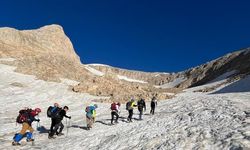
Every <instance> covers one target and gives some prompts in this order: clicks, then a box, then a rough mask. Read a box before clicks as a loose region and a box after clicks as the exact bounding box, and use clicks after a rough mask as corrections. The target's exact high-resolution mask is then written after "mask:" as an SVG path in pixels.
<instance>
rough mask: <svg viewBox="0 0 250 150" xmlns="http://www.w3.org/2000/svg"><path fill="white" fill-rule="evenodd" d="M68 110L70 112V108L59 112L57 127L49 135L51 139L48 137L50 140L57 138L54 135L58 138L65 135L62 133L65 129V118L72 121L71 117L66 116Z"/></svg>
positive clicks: (66, 107) (64, 108) (56, 119)
mask: <svg viewBox="0 0 250 150" xmlns="http://www.w3.org/2000/svg"><path fill="white" fill-rule="evenodd" d="M68 110H69V107H68V106H64V107H63V109H61V110H60V111H59V112H58V116H57V117H56V118H55V126H54V127H53V129H52V132H50V133H49V137H48V138H49V139H51V138H55V137H54V134H56V135H57V136H61V135H63V133H62V130H63V128H64V125H63V123H62V120H63V117H66V118H69V119H71V116H67V115H66V112H67V111H68ZM58 130H59V131H58Z"/></svg>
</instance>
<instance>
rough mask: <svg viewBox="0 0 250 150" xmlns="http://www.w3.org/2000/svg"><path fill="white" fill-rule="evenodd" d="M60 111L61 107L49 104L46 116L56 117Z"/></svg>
mask: <svg viewBox="0 0 250 150" xmlns="http://www.w3.org/2000/svg"><path fill="white" fill-rule="evenodd" d="M60 111H61V109H60V108H58V107H53V106H49V108H48V109H47V117H49V118H58V117H59V113H60Z"/></svg>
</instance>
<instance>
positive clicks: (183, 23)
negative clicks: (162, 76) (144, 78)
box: [0, 0, 250, 72]
mask: <svg viewBox="0 0 250 150" xmlns="http://www.w3.org/2000/svg"><path fill="white" fill-rule="evenodd" d="M249 6H250V1H247V0H246V1H243V0H238V1H235V0H219V1H218V0H217V1H215V0H209V1H206V0H204V1H200V0H199V1H198V0H185V1H184V0H183V1H182V0H175V1H173V0H141V1H139V0H113V1H111V0H99V1H97V0H86V1H85V0H70V1H69V0H68V1H66V0H65V1H63V0H53V1H52V0H41V1H36V0H22V1H20V0H16V1H14V0H3V1H1V6H0V8H1V9H0V14H1V15H0V26H1V27H6V26H8V27H14V28H17V29H35V28H39V27H41V26H44V25H48V24H59V25H61V26H63V28H64V30H65V33H66V34H67V35H68V36H69V38H70V39H71V41H72V43H73V45H74V48H75V50H76V52H77V54H78V55H79V56H80V57H81V60H82V62H83V63H102V64H108V65H112V66H116V67H121V68H126V69H133V70H141V71H150V72H153V71H161V72H177V71H182V70H185V69H188V68H190V67H194V66H197V65H200V64H202V63H205V62H207V61H210V60H212V59H215V58H217V57H220V56H222V55H224V54H226V53H228V52H232V51H235V50H238V49H241V48H245V47H248V46H250V11H249Z"/></svg>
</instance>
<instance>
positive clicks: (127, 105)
mask: <svg viewBox="0 0 250 150" xmlns="http://www.w3.org/2000/svg"><path fill="white" fill-rule="evenodd" d="M131 105H132V102H131V101H129V102H127V103H126V110H129V109H131Z"/></svg>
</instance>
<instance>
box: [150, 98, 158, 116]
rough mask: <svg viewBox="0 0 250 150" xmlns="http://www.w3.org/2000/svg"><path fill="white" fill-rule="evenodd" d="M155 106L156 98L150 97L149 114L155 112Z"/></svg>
mask: <svg viewBox="0 0 250 150" xmlns="http://www.w3.org/2000/svg"><path fill="white" fill-rule="evenodd" d="M156 106H157V100H156V98H155V97H153V98H152V100H151V110H150V114H152V115H154V113H155V107H156Z"/></svg>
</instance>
